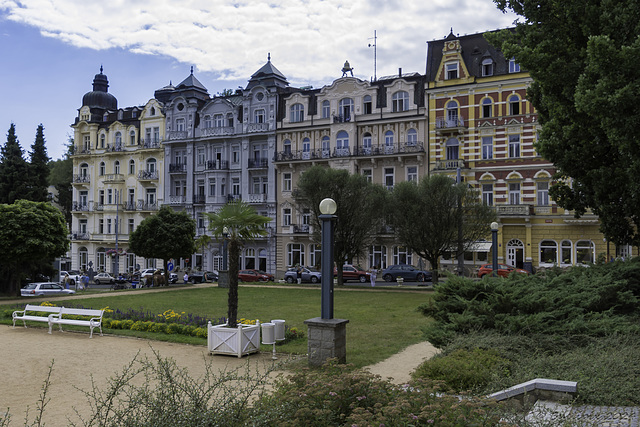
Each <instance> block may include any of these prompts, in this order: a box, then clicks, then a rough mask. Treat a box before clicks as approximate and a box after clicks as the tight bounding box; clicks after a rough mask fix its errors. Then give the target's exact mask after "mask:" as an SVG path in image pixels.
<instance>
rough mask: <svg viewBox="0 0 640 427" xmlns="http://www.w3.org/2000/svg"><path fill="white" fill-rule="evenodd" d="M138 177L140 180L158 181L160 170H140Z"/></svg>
mask: <svg viewBox="0 0 640 427" xmlns="http://www.w3.org/2000/svg"><path fill="white" fill-rule="evenodd" d="M138 179H139V180H140V181H157V180H158V171H145V170H142V171H138Z"/></svg>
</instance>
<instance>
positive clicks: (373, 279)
mask: <svg viewBox="0 0 640 427" xmlns="http://www.w3.org/2000/svg"><path fill="white" fill-rule="evenodd" d="M370 276H371V287H372V288H374V287H375V286H376V277H378V269H377V268H376V267H375V266H374V267H373V268H372V269H371V273H370Z"/></svg>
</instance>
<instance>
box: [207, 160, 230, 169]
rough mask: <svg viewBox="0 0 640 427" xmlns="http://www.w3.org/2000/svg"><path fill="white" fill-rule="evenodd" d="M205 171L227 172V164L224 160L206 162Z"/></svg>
mask: <svg viewBox="0 0 640 427" xmlns="http://www.w3.org/2000/svg"><path fill="white" fill-rule="evenodd" d="M206 169H207V170H229V162H228V161H226V160H207V164H206Z"/></svg>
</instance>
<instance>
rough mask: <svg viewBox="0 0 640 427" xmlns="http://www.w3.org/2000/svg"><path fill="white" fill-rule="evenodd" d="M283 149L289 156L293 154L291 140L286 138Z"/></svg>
mask: <svg viewBox="0 0 640 427" xmlns="http://www.w3.org/2000/svg"><path fill="white" fill-rule="evenodd" d="M282 149H283V151H284V154H285V155H287V156H289V155H291V140H289V139H285V140H284V142H283V143H282Z"/></svg>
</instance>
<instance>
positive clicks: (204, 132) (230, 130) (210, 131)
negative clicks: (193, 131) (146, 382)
mask: <svg viewBox="0 0 640 427" xmlns="http://www.w3.org/2000/svg"><path fill="white" fill-rule="evenodd" d="M234 133H236V130H235V128H234V127H233V126H221V127H210V128H202V129H200V135H201V136H224V135H233V134H234ZM185 138H186V136H185Z"/></svg>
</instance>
